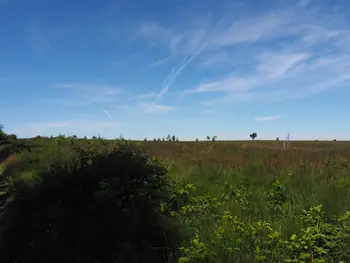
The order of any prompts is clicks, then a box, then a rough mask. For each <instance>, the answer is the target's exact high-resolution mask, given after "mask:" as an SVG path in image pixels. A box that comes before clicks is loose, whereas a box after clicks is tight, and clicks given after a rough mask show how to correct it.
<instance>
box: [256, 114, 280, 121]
mask: <svg viewBox="0 0 350 263" xmlns="http://www.w3.org/2000/svg"><path fill="white" fill-rule="evenodd" d="M279 118H281V115H274V116H260V117H255V118H254V120H255V121H259V122H261V121H273V120H277V119H279Z"/></svg>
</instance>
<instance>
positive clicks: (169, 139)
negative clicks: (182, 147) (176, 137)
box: [166, 134, 171, 142]
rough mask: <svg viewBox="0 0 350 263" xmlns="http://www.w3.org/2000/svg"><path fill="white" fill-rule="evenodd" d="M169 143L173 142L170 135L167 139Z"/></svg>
mask: <svg viewBox="0 0 350 263" xmlns="http://www.w3.org/2000/svg"><path fill="white" fill-rule="evenodd" d="M166 139H167V141H169V142H171V136H170V134H168V136H167V137H166Z"/></svg>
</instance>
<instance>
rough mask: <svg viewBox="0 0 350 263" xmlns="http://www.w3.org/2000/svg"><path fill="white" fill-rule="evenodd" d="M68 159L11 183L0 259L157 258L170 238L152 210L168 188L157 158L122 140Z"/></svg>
mask: <svg viewBox="0 0 350 263" xmlns="http://www.w3.org/2000/svg"><path fill="white" fill-rule="evenodd" d="M71 151H73V150H71ZM57 156H62V153H58V154H57ZM69 158H70V159H69V160H62V158H58V157H57V158H56V159H55V160H56V161H54V162H53V163H51V164H47V165H46V168H41V170H40V171H30V172H28V171H27V172H26V173H25V174H23V175H22V177H21V178H20V179H19V180H17V181H16V182H15V183H14V185H13V188H14V189H15V190H14V193H13V194H12V198H11V199H12V201H11V202H10V203H8V204H7V205H6V207H5V208H4V215H3V216H2V218H1V220H0V229H2V230H3V231H2V240H3V243H2V244H1V247H0V249H1V250H0V261H1V262H4V263H5V262H11V263H12V262H144V258H147V259H148V260H149V261H150V262H164V261H165V260H164V258H163V256H164V252H169V251H170V248H172V247H174V246H175V243H176V238H175V237H176V235H175V234H172V233H174V232H173V231H170V230H169V229H170V228H168V227H166V225H167V223H166V220H165V218H164V217H163V216H161V215H160V211H159V209H160V204H161V202H162V200H164V199H166V198H167V196H166V195H167V187H168V184H167V179H166V169H165V168H164V167H163V166H162V165H161V164H160V163H159V161H157V160H155V159H152V160H149V159H148V156H147V155H146V154H145V153H144V152H142V151H141V150H139V149H136V148H134V147H133V146H130V145H126V144H125V145H122V146H120V147H119V148H113V149H111V150H107V149H104V150H100V151H99V152H97V151H91V150H89V151H88V150H84V149H80V148H76V149H75V150H74V152H73V153H71V154H70V157H69ZM58 160H61V161H58ZM168 254H169V253H168Z"/></svg>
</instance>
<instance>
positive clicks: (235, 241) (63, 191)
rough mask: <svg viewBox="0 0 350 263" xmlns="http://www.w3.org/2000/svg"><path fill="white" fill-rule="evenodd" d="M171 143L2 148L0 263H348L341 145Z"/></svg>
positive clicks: (349, 160) (347, 150) (347, 177)
mask: <svg viewBox="0 0 350 263" xmlns="http://www.w3.org/2000/svg"><path fill="white" fill-rule="evenodd" d="M208 137H209V136H208ZM251 137H252V136H251ZM255 137H256V136H255ZM255 137H254V138H255ZM169 138H170V135H169V136H168V137H167V140H164V141H158V140H156V141H147V140H145V141H142V142H134V146H132V145H131V144H130V143H128V142H127V141H125V140H124V139H118V140H103V139H101V138H94V139H91V140H87V139H78V138H76V137H65V136H59V137H56V138H51V139H49V138H44V137H40V138H39V137H38V138H35V139H31V140H20V139H18V140H15V141H9V143H8V144H7V145H8V146H7V147H10V148H8V150H7V153H6V155H7V158H3V161H2V162H1V172H0V173H1V176H2V181H3V182H2V185H3V189H2V191H3V194H2V195H1V199H0V202H1V208H0V210H1V214H2V215H1V219H0V231H1V232H0V234H1V235H2V240H3V242H2V244H0V246H1V247H0V249H1V251H0V255H1V256H2V258H0V261H1V262H11V263H12V262H156V263H157V262H179V263H180V262H196V263H197V262H198V263H199V262H200V263H202V262H203V263H204V262H205V263H208V262H213V263H214V262H223V263H224V262H225V263H226V262H269V263H270V262H298V263H302V262H310V263H311V262H312V263H316V262H317V263H318V262H331V263H333V262H334V263H335V262H337V263H340V262H349V261H350V212H348V210H350V191H349V190H350V173H349V171H350V143H347V142H339V141H330V142H320V141H317V142H292V143H291V144H290V145H288V147H283V142H282V141H278V140H274V141H257V142H251V141H244V142H221V141H214V140H213V141H210V138H209V139H208V141H195V142H178V141H177V140H176V138H175V140H173V138H170V140H169ZM254 138H253V137H252V139H254ZM135 146H136V147H135ZM9 149H11V150H9ZM145 152H147V153H148V155H146V154H145ZM3 156H4V155H3Z"/></svg>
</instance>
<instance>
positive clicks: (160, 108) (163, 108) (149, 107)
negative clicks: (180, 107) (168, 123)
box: [138, 103, 175, 114]
mask: <svg viewBox="0 0 350 263" xmlns="http://www.w3.org/2000/svg"><path fill="white" fill-rule="evenodd" d="M138 106H139V107H140V108H142V109H143V110H144V112H145V113H147V114H153V113H165V112H169V111H173V110H174V109H175V108H174V107H171V106H169V105H162V104H154V103H139V104H138Z"/></svg>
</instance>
